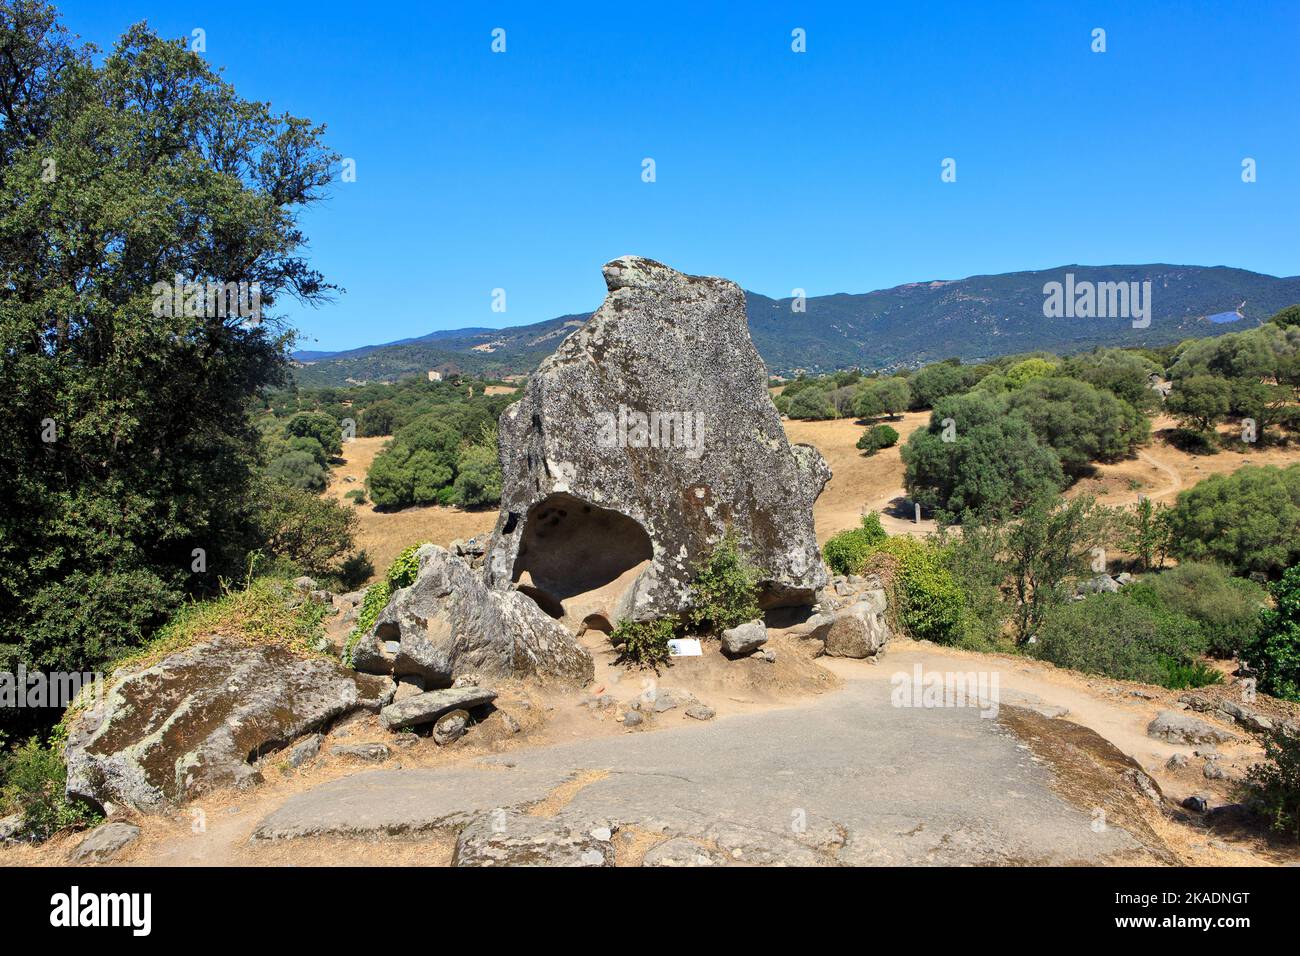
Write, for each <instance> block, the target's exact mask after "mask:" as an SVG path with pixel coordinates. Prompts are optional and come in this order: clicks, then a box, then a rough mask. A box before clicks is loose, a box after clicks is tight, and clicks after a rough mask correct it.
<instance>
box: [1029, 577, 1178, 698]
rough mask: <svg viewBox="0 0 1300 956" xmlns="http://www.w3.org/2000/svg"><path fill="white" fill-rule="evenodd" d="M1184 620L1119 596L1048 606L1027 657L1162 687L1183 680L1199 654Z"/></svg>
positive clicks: (1089, 598)
mask: <svg viewBox="0 0 1300 956" xmlns="http://www.w3.org/2000/svg"><path fill="white" fill-rule="evenodd" d="M1202 640H1203V639H1202V637H1201V635H1200V632H1199V630H1198V629H1196V628H1195V627H1188V626H1187V623H1186V619H1181V620H1180V619H1178V618H1177V617H1171V618H1166V617H1162V616H1161V615H1159V614H1158V613H1156V612H1154V611H1152V610H1151V609H1150V608H1148V607H1145V606H1143V605H1142V604H1139V603H1138V602H1137V601H1135V600H1133V599H1132V598H1130V597H1128V596H1127V595H1124V594H1093V595H1090V596H1089V597H1086V598H1084V599H1083V600H1082V601H1073V602H1067V603H1062V604H1057V605H1055V606H1053V607H1052V609H1051V611H1050V613H1048V614H1047V615H1046V616H1045V617H1044V619H1043V622H1042V626H1041V627H1040V628H1039V629H1038V634H1037V641H1036V642H1035V643H1034V644H1032V645H1030V650H1031V653H1033V654H1034V656H1036V657H1039V658H1041V659H1042V660H1045V661H1051V662H1052V663H1053V664H1056V665H1057V666H1058V667H1069V668H1073V669H1074V670H1080V671H1084V672H1085V673H1089V674H1104V675H1106V676H1107V677H1116V678H1120V679H1122V680H1134V681H1142V682H1144V683H1148V684H1162V683H1165V682H1166V681H1169V680H1171V679H1172V681H1173V682H1174V683H1180V682H1181V683H1184V686H1186V681H1187V680H1188V676H1189V671H1188V670H1187V669H1186V668H1185V667H1180V666H1178V665H1188V664H1191V663H1192V662H1193V661H1194V660H1195V659H1196V656H1197V655H1198V654H1200V653H1201V652H1202V651H1203V650H1204V645H1203V643H1202Z"/></svg>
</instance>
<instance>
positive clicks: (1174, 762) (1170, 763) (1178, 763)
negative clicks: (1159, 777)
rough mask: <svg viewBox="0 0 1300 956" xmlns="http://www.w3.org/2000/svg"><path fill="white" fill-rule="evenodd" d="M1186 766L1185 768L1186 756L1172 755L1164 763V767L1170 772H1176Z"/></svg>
mask: <svg viewBox="0 0 1300 956" xmlns="http://www.w3.org/2000/svg"><path fill="white" fill-rule="evenodd" d="M1186 766H1187V755H1186V754H1174V755H1173V756H1172V757H1170V758H1169V759H1168V760H1167V761H1165V767H1167V768H1168V769H1170V770H1178V769H1180V768H1182V767H1186Z"/></svg>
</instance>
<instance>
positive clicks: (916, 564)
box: [876, 535, 965, 644]
mask: <svg viewBox="0 0 1300 956" xmlns="http://www.w3.org/2000/svg"><path fill="white" fill-rule="evenodd" d="M876 551H877V553H878V554H884V555H889V556H890V557H891V558H893V559H894V561H895V562H896V566H895V568H894V572H893V580H892V584H891V587H890V590H891V592H892V598H893V605H894V619H895V621H897V623H898V624H899V625H900V626H901V627H902V628H903V629H904V630H905V631H907V633H908V634H910V635H911V636H912V637H913V638H915V639H916V640H918V641H934V642H935V643H936V644H957V643H959V642H960V640H961V638H962V635H963V607H964V605H965V595H963V593H962V590H961V588H960V587H959V586H958V585H957V581H956V580H955V579H954V578H953V575H952V572H951V571H950V570H948V568H947V567H946V566H945V564H944V561H943V554H942V552H941V550H940V549H939V548H938V547H937V546H936V545H935V544H933V543H932V542H930V541H922V540H919V539H917V538H911V537H907V536H905V535H899V536H897V537H892V538H886V539H885V540H884V541H882V542H880V543H879V545H877V547H876Z"/></svg>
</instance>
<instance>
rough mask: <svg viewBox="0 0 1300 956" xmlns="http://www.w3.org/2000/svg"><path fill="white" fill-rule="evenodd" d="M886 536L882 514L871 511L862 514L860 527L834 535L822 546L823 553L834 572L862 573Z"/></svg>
mask: <svg viewBox="0 0 1300 956" xmlns="http://www.w3.org/2000/svg"><path fill="white" fill-rule="evenodd" d="M886 537H888V535H886V534H885V529H884V528H883V527H881V525H880V515H879V514H877V513H876V512H874V511H870V512H868V513H867V514H864V515H863V516H862V520H861V524H860V526H859V527H857V528H850V529H849V530H848V531H841V532H839V533H838V534H835V535H832V536H831V539H830V540H829V541H827V542H826V544H825V545H823V546H822V555H823V556H824V557H825V558H826V564H827V566H828V567H829V568H830V569H831V572H832V573H834V574H861V573H862V571H863V569H864V568H866V566H867V560H868V559H869V558H870V557H871V555H873V554H875V552H876V548H877V546H878V545H879V544H880V543H881V542H882V541H884V540H885V538H886Z"/></svg>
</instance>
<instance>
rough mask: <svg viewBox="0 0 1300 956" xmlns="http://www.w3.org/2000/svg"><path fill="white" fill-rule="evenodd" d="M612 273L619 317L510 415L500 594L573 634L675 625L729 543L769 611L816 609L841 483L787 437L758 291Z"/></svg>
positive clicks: (576, 347)
mask: <svg viewBox="0 0 1300 956" xmlns="http://www.w3.org/2000/svg"><path fill="white" fill-rule="evenodd" d="M604 275H605V284H606V286H607V287H608V289H609V295H608V296H607V297H606V299H605V302H604V304H603V305H602V306H601V307H600V309H598V310H597V311H596V313H595V314H594V315H592V316H591V318H590V319H588V320H587V321H586V322H585V323H584V324H583V325H582V326H581V328H579V329H577V330H576V331H575V332H574V333H573V334H572V335H570V336H569V337H568V338H567V339H565V340H564V342H563V343H562V344H561V345H560V347H559V348H558V349H557V350H556V351H555V352H554V353H553V354H552V355H551V356H549V357H548V358H546V359H545V360H543V362H542V363H541V365H540V366H539V367H538V369H537V371H536V372H534V373H533V375H532V376H531V377H530V378H529V380H528V384H527V386H526V387H525V389H524V391H523V395H522V397H521V398H520V400H519V401H517V402H515V403H514V404H513V405H511V406H509V407H508V408H507V409H506V410H505V412H504V413H502V415H501V420H500V449H501V465H502V473H503V482H502V488H503V493H502V497H501V512H500V515H499V517H498V520H497V525H496V529H495V531H494V533H493V536H492V541H491V544H490V546H489V548H488V552H487V555H486V558H485V563H484V570H485V574H486V576H487V580H488V583H489V585H490V586H491V587H492V588H494V589H496V590H499V591H509V590H511V589H519V590H522V591H525V592H526V593H528V594H529V595H531V596H532V597H533V598H534V599H535V600H536V601H537V602H538V604H539V605H541V606H542V607H544V608H545V609H546V610H547V611H548V612H549V613H551V614H552V615H554V616H556V617H564V618H565V619H566V620H568V621H569V623H570V626H572V627H574V629H578V628H579V627H580V626H581V624H582V621H584V620H587V619H589V618H592V619H600V620H602V621H605V622H609V623H613V622H616V621H617V620H618V619H620V618H632V619H635V620H647V619H650V618H654V617H657V616H661V615H671V614H676V613H679V612H681V611H683V610H685V609H686V608H687V607H688V606H689V605H690V603H691V589H690V583H691V580H692V578H693V577H694V574H695V572H696V569H697V568H698V566H699V564H700V562H701V561H702V560H703V559H704V558H705V557H706V556H707V555H708V554H709V553H710V552H711V551H712V550H713V548H714V547H716V545H717V544H718V543H719V542H720V541H721V540H722V539H723V537H724V536H725V535H726V534H727V533H728V531H730V532H731V533H733V534H734V535H735V537H736V540H737V544H738V546H739V547H740V549H741V551H742V552H743V553H744V554H745V556H746V558H747V559H748V560H749V561H750V563H752V564H753V565H754V566H755V568H756V569H757V573H758V579H759V583H760V586H761V597H760V603H761V604H762V606H763V607H765V608H769V607H780V606H795V605H803V604H811V603H812V602H813V600H814V595H815V593H816V591H817V589H818V588H820V587H821V586H822V585H824V584H825V583H826V570H825V567H824V565H823V564H822V560H821V554H820V551H819V549H818V547H817V539H816V535H815V532H814V528H813V520H812V506H813V502H814V501H815V500H816V498H817V496H818V495H819V494H820V493H821V490H822V488H823V486H824V485H825V484H826V482H827V481H828V480H829V478H830V469H829V467H827V465H826V462H825V461H824V460H823V458H822V456H821V455H820V453H818V452H817V450H816V449H814V448H812V447H811V446H808V445H794V446H791V444H790V443H789V441H788V440H787V439H786V435H785V432H784V430H783V429H782V427H781V419H780V416H779V415H778V414H777V411H776V408H775V406H774V405H773V404H772V400H771V398H770V397H769V395H768V391H767V373H766V368H765V366H764V364H763V361H762V359H761V358H760V357H759V355H758V353H757V351H755V349H754V345H753V342H752V341H751V340H750V335H749V327H748V323H747V319H746V313H745V294H744V292H743V290H741V288H740V287H739V286H738V285H736V284H735V283H733V282H729V281H727V280H724V279H717V278H705V277H700V276H688V275H683V274H682V273H680V272H676V271H674V270H673V269H670V268H668V267H667V266H665V265H662V264H660V263H658V262H654V261H653V260H650V259H643V258H639V257H634V256H627V257H624V258H621V259H616V260H614V261H613V262H610V263H607V264H606V265H605V267H604ZM592 595H597V596H598V597H597V598H592V597H591V596H592Z"/></svg>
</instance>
